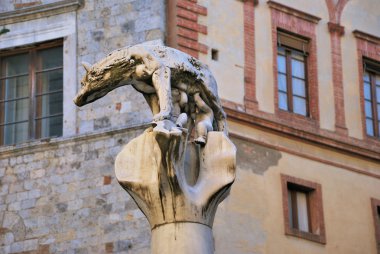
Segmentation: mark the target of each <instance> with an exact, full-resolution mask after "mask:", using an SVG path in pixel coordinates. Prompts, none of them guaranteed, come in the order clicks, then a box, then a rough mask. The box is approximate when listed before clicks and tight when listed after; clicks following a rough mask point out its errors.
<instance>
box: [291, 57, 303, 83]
mask: <svg viewBox="0 0 380 254" xmlns="http://www.w3.org/2000/svg"><path fill="white" fill-rule="evenodd" d="M292 76H293V77H297V78H301V79H305V64H304V62H303V61H299V60H295V59H292Z"/></svg>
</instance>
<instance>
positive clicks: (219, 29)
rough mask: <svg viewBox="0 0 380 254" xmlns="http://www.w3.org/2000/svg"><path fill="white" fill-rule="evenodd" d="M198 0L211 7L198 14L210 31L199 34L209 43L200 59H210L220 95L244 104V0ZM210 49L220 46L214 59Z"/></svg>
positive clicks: (205, 60) (200, 39)
mask: <svg viewBox="0 0 380 254" xmlns="http://www.w3.org/2000/svg"><path fill="white" fill-rule="evenodd" d="M199 4H200V5H202V6H205V7H207V9H208V13H207V16H206V17H203V16H200V17H199V23H200V24H203V25H206V26H207V35H202V34H199V41H200V42H201V43H203V44H205V45H207V46H208V47H209V49H208V53H207V54H200V56H199V59H200V60H201V61H202V62H204V63H207V64H208V66H209V67H210V69H211V71H212V73H213V74H214V75H215V78H216V81H217V82H218V87H219V96H220V97H221V98H223V99H227V100H230V101H233V102H235V103H238V104H243V103H244V20H243V19H244V15H243V3H242V2H239V1H235V0H227V1H217V0H211V1H208V0H201V1H199ZM226 10H228V14H227V15H226ZM211 49H216V50H218V60H212V59H211Z"/></svg>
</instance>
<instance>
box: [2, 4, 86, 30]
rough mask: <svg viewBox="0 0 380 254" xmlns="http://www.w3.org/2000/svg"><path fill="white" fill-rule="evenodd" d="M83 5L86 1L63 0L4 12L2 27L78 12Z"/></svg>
mask: <svg viewBox="0 0 380 254" xmlns="http://www.w3.org/2000/svg"><path fill="white" fill-rule="evenodd" d="M83 5H84V0H63V1H59V2H55V3H50V4H42V5H37V6H32V7H27V8H23V9H19V10H15V11H8V12H3V13H1V15H0V26H1V25H8V24H13V23H18V22H24V21H28V20H32V19H37V18H45V17H49V16H53V15H58V14H62V13H66V12H72V11H76V10H77V9H79V8H80V7H81V6H83Z"/></svg>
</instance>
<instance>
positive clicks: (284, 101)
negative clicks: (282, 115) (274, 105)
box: [278, 91, 288, 110]
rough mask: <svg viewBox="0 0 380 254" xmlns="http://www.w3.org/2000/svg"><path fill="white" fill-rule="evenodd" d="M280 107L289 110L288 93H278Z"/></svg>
mask: <svg viewBox="0 0 380 254" xmlns="http://www.w3.org/2000/svg"><path fill="white" fill-rule="evenodd" d="M278 107H279V108H280V109H283V110H288V96H287V95H286V93H283V92H281V91H280V92H279V93H278Z"/></svg>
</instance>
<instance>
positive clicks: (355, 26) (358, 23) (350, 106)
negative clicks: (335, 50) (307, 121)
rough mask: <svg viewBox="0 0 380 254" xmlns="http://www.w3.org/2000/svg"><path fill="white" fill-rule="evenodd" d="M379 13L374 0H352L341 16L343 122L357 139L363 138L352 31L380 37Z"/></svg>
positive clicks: (355, 53) (360, 80) (350, 133)
mask: <svg viewBox="0 0 380 254" xmlns="http://www.w3.org/2000/svg"><path fill="white" fill-rule="evenodd" d="M379 12H380V5H379V3H378V1H376V0H367V1H357V0H353V1H349V2H348V3H347V6H346V7H345V8H344V10H343V13H342V17H341V25H342V26H344V28H345V35H344V36H343V37H342V60H343V61H342V62H343V84H344V101H345V113H346V122H347V128H348V130H349V135H350V136H352V137H355V138H359V139H362V138H363V125H362V118H361V117H362V116H361V107H360V106H359V105H360V103H361V102H360V89H363V87H362V86H363V85H362V79H361V77H359V66H358V61H359V59H358V54H357V51H356V49H357V45H356V38H355V37H354V36H353V34H352V32H353V31H354V30H360V31H362V32H366V33H369V34H372V35H374V36H377V37H380V30H379V27H380V17H379V15H378V13H379ZM363 17H365V18H363Z"/></svg>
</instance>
